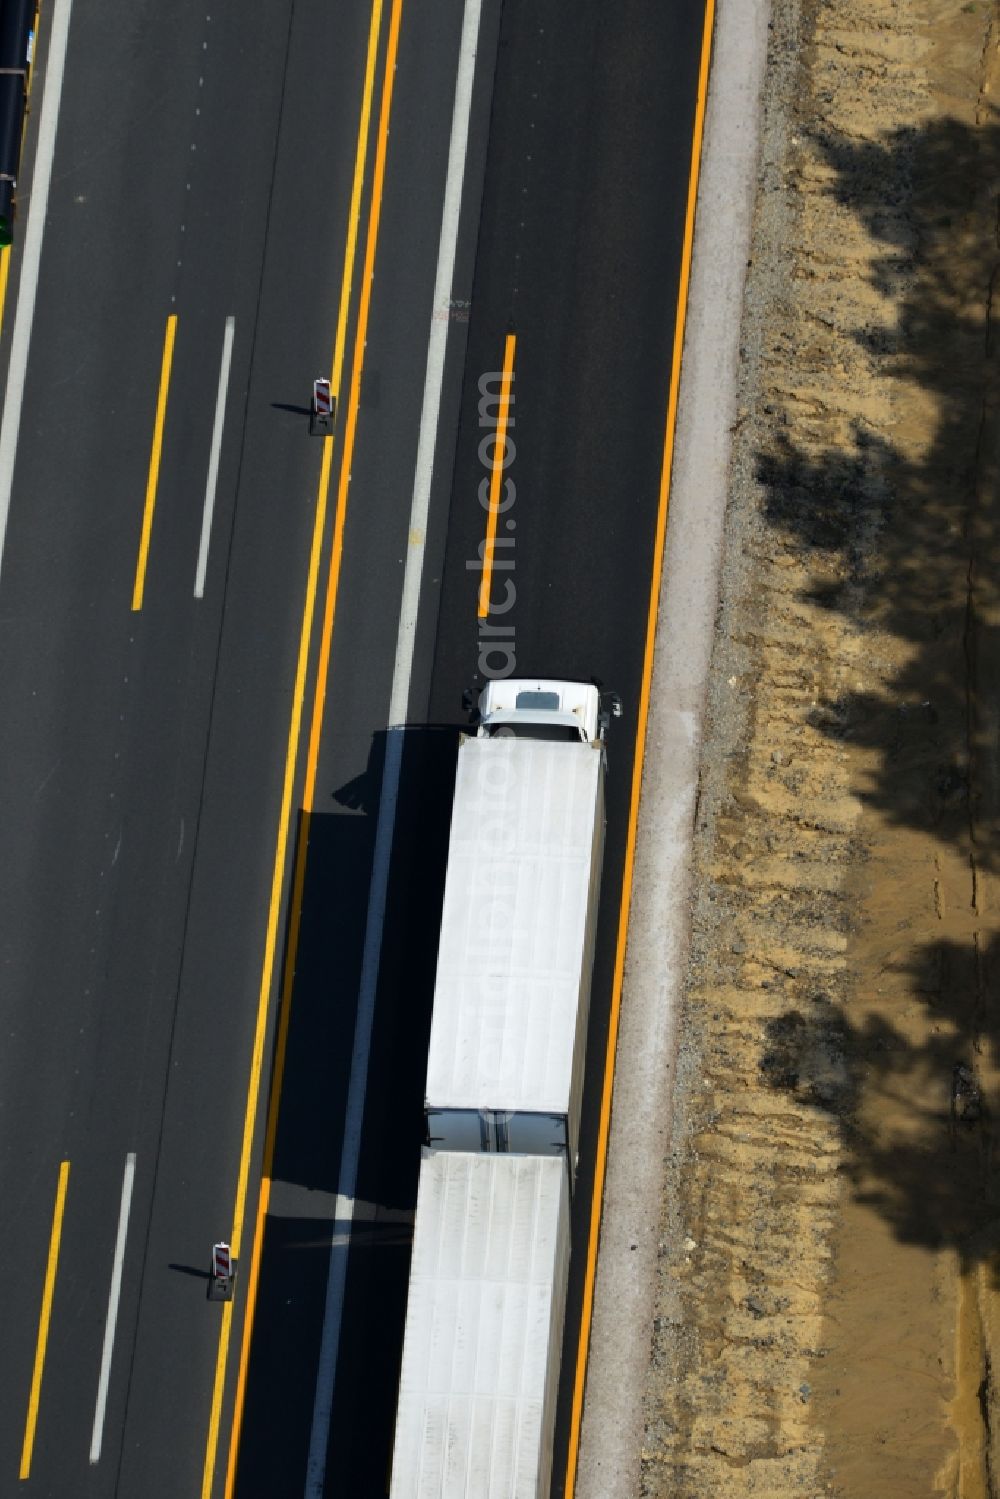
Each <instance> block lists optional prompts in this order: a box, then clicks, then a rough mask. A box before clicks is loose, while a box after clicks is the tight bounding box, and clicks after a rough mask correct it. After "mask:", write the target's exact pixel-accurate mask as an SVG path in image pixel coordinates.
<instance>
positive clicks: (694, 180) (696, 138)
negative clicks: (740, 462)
mask: <svg viewBox="0 0 1000 1499" xmlns="http://www.w3.org/2000/svg"><path fill="white" fill-rule="evenodd" d="M714 19H715V0H706V4H705V26H704V31H703V33H702V43H701V66H700V70H699V74H698V99H697V103H696V105H695V115H694V132H693V136H692V140H691V169H690V175H689V177H688V196H687V211H686V214H685V219H684V243H683V248H682V252H681V270H680V281H679V284H678V288H677V316H676V321H675V325H674V347H673V357H672V361H671V368H670V392H669V395H668V398H667V417H666V428H665V433H664V441H663V462H662V465H661V468H660V495H659V508H658V511H657V517H656V539H655V543H654V547H653V575H652V579H651V582H650V588H649V613H648V616H647V620H646V647H645V656H644V658H643V667H642V686H641V689H640V693H639V713H638V724H637V727H636V736H635V758H634V761H633V765H632V796H631V803H630V806H629V819H628V838H627V841H626V845H625V869H624V873H623V877H622V900H621V910H620V912H619V917H618V944H617V948H616V951H615V970H614V979H613V983H612V990H611V1018H610V1024H609V1027H608V1051H607V1057H606V1060H605V1064H604V1085H603V1090H602V1093H601V1114H600V1124H599V1129H598V1141H597V1159H596V1162H595V1169H594V1192H593V1197H592V1200H591V1208H590V1234H589V1238H588V1242H587V1263H586V1267H585V1271H584V1283H583V1306H582V1310H581V1314H580V1342H579V1346H578V1348H577V1355H576V1374H575V1378H574V1383H573V1403H572V1408H571V1411H570V1427H569V1450H568V1455H567V1461H566V1486H565V1490H564V1499H573V1495H574V1493H575V1490H576V1464H577V1458H578V1456H579V1450H580V1422H581V1419H582V1416H583V1390H584V1382H585V1379H586V1373H587V1354H588V1351H589V1348H590V1320H591V1316H592V1314H593V1306H594V1278H595V1276H596V1273H597V1244H598V1239H599V1237H600V1229H601V1204H602V1200H603V1197H604V1179H605V1176H606V1174H607V1155H608V1131H609V1128H610V1124H611V1094H612V1088H613V1085H614V1074H615V1050H616V1047H617V1043H618V1018H619V1013H620V1010H621V997H622V978H623V975H624V972H625V939H626V937H627V935H628V916H629V906H630V904H631V900H632V875H633V870H634V866H635V839H636V828H637V824H638V820H639V792H640V790H641V787H642V766H643V758H644V755H645V747H646V722H647V719H648V717H649V689H650V682H651V680H652V675H653V646H654V643H655V640H656V619H657V610H658V605H659V598H660V579H661V576H662V572H663V544H664V540H665V537H666V531H667V512H668V509H669V506H670V468H671V464H672V462H673V455H674V435H675V431H676V427H677V397H678V391H679V389H680V375H681V353H682V351H683V348H684V324H685V320H686V318H687V296H688V283H689V281H690V278H691V251H692V246H693V243H694V216H695V208H696V205H697V201H698V174H699V171H700V169H701V141H702V135H703V134H704V129H705V104H706V101H707V95H708V69H709V63H710V61H711V56H712V27H713V22H714Z"/></svg>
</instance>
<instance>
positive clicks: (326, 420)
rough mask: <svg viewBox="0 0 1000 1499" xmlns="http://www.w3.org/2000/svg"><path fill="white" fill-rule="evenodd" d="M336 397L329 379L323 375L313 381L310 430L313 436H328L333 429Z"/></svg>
mask: <svg viewBox="0 0 1000 1499" xmlns="http://www.w3.org/2000/svg"><path fill="white" fill-rule="evenodd" d="M333 413H334V399H333V392H332V391H331V389H330V382H329V380H327V379H325V378H324V377H323V376H322V375H321V376H320V378H319V379H318V380H314V381H313V393H312V406H311V408H310V416H309V431H310V433H311V434H312V436H313V437H326V436H328V435H329V434H330V433H331V432H332V431H333Z"/></svg>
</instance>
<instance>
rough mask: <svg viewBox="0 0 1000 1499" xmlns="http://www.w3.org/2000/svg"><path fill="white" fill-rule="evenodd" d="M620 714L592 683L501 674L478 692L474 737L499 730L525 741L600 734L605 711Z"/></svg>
mask: <svg viewBox="0 0 1000 1499" xmlns="http://www.w3.org/2000/svg"><path fill="white" fill-rule="evenodd" d="M620 713H621V703H620V702H619V700H618V698H617V697H616V695H615V694H614V693H605V694H603V695H602V693H601V691H600V689H599V688H598V687H596V686H595V685H594V684H593V683H592V682H560V681H556V680H555V679H553V678H551V677H507V678H505V679H503V680H498V681H494V682H488V683H487V684H486V686H485V687H484V689H483V691H482V692H481V693H480V694H479V729H478V736H479V738H480V739H492V738H494V737H495V736H497V735H500V734H509V735H513V736H518V737H523V738H530V739H565V740H569V741H573V740H582V741H583V743H585V744H593V743H595V742H596V741H598V740H601V739H603V738H604V731H605V729H606V728H607V724H608V717H609V714H614V716H615V717H618V715H619V714H620Z"/></svg>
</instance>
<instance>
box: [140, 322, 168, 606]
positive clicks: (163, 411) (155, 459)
mask: <svg viewBox="0 0 1000 1499" xmlns="http://www.w3.org/2000/svg"><path fill="white" fill-rule="evenodd" d="M176 332H177V314H176V312H172V313H171V314H170V316H169V317H168V318H167V331H166V333H165V334H164V335H163V359H162V361H161V363H160V390H159V394H158V395H157V397H156V420H155V421H154V423H153V450H152V452H151V453H150V456H149V477H148V478H147V480H146V503H145V505H144V506H143V511H142V535H141V537H140V538H139V557H138V560H137V561H136V565H135V584H134V586H133V588H132V611H133V613H135V612H136V611H137V610H139V609H141V608H142V595H143V590H144V588H145V586H146V563H147V561H148V560H149V538H150V535H151V534H152V530H153V511H154V510H155V509H156V482H157V479H158V478H159V475H160V452H161V450H162V447H163V423H164V420H165V418H166V415H167V391H168V389H169V387H170V366H171V364H172V363H173V358H174V335H175V334H176Z"/></svg>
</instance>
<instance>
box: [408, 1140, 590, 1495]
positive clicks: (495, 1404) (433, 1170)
mask: <svg viewBox="0 0 1000 1499" xmlns="http://www.w3.org/2000/svg"><path fill="white" fill-rule="evenodd" d="M568 1274H569V1188H568V1181H567V1172H566V1167H565V1164H564V1163H563V1161H562V1160H560V1159H557V1158H556V1157H553V1156H546V1157H526V1156H512V1155H482V1154H477V1155H471V1154H468V1153H465V1152H460V1151H433V1150H425V1151H424V1153H423V1159H422V1161H421V1167H420V1185H419V1189H418V1195H417V1214H416V1221H415V1225H414V1235H413V1261H412V1265H411V1269H410V1289H409V1298H408V1302H407V1310H406V1331H405V1335H404V1341H403V1363H402V1373H401V1377H400V1388H399V1402H398V1405H397V1410H396V1434H395V1444H394V1449H393V1459H392V1480H391V1488H390V1496H391V1499H549V1491H550V1485H551V1478H552V1443H553V1430H554V1426H555V1411H556V1397H557V1393H558V1384H559V1355H560V1350H561V1346H562V1336H563V1320H564V1316H565V1307H566V1287H567V1280H568Z"/></svg>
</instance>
